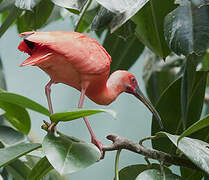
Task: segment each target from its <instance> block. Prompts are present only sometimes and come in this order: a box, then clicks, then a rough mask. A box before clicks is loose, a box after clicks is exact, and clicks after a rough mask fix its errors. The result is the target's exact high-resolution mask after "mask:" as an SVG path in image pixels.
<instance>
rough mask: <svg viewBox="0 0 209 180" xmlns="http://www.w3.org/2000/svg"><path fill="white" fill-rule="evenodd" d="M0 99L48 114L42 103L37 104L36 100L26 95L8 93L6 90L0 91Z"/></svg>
mask: <svg viewBox="0 0 209 180" xmlns="http://www.w3.org/2000/svg"><path fill="white" fill-rule="evenodd" d="M0 101H4V102H8V103H12V104H16V105H19V106H21V107H23V108H28V109H31V110H33V111H36V112H39V113H41V114H44V115H46V116H49V110H48V109H46V108H45V107H43V106H42V105H40V104H38V103H37V102H35V101H33V100H31V99H29V98H27V97H24V96H21V95H18V94H14V93H9V92H6V91H4V92H0Z"/></svg>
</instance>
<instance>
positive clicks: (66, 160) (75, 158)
mask: <svg viewBox="0 0 209 180" xmlns="http://www.w3.org/2000/svg"><path fill="white" fill-rule="evenodd" d="M42 148H43V152H44V153H45V155H46V157H47V159H48V160H49V162H50V163H51V164H52V166H53V167H54V168H55V169H56V170H57V171H58V172H59V173H60V174H67V173H72V172H76V171H80V170H81V169H84V168H86V167H88V166H90V165H92V164H93V163H95V162H97V161H98V160H99V159H100V156H101V154H100V152H99V149H98V148H97V147H96V146H95V145H93V144H91V143H86V142H83V141H80V140H78V139H75V138H70V137H67V136H65V135H60V136H59V137H56V136H55V135H53V134H52V133H49V134H47V135H46V136H45V138H44V140H43V144H42Z"/></svg>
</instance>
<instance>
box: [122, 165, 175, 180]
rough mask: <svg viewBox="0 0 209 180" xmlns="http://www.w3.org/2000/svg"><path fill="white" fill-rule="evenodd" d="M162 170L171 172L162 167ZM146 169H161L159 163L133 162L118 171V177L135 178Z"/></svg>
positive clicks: (131, 179) (123, 179) (126, 179)
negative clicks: (133, 163)
mask: <svg viewBox="0 0 209 180" xmlns="http://www.w3.org/2000/svg"><path fill="white" fill-rule="evenodd" d="M163 168H164V170H165V171H166V172H168V173H171V170H170V169H168V168H165V167H163ZM147 169H159V170H160V169H161V168H160V165H159V164H151V165H145V164H135V165H130V166H127V167H125V168H123V169H121V170H120V171H119V179H120V180H135V179H136V177H137V176H138V175H139V174H140V173H141V172H143V171H145V170H147Z"/></svg>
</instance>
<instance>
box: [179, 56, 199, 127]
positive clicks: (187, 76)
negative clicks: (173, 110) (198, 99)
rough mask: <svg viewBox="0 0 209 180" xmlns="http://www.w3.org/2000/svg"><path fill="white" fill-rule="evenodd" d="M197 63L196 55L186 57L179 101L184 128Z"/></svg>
mask: <svg viewBox="0 0 209 180" xmlns="http://www.w3.org/2000/svg"><path fill="white" fill-rule="evenodd" d="M197 65H198V60H197V56H196V55H195V54H190V55H189V56H188V57H187V60H186V64H185V68H184V73H183V78H182V83H181V103H182V108H181V109H182V117H183V118H182V123H183V127H184V129H185V127H186V123H187V117H188V108H189V103H190V99H191V97H192V89H193V88H194V84H195V76H196V67H197Z"/></svg>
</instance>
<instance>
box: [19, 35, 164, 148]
mask: <svg viewBox="0 0 209 180" xmlns="http://www.w3.org/2000/svg"><path fill="white" fill-rule="evenodd" d="M20 36H23V37H24V40H23V41H22V42H21V43H20V44H19V46H18V49H19V50H20V51H23V52H26V53H28V54H29V55H30V57H29V58H28V59H26V60H25V61H24V62H23V63H22V64H21V65H20V66H25V65H33V66H38V67H39V68H41V69H42V70H43V71H45V72H46V73H47V74H48V75H49V76H50V78H51V80H50V81H49V83H48V84H47V85H46V86H45V93H46V97H47V101H48V106H49V111H50V113H51V114H53V108H52V103H51V98H50V91H51V85H52V84H54V83H64V84H67V85H69V86H72V87H74V88H75V89H77V90H79V91H80V92H81V95H80V100H79V104H78V107H79V108H82V106H83V101H84V97H85V95H86V96H88V97H89V98H90V99H91V100H92V101H94V102H95V103H97V104H100V105H108V104H110V103H111V102H113V101H114V100H115V99H116V98H117V97H118V95H119V94H120V93H122V92H126V93H129V94H133V95H134V96H136V97H137V98H138V99H140V100H141V101H142V102H143V103H144V104H145V105H146V106H147V107H148V108H149V110H150V111H151V112H152V113H153V115H154V116H155V117H156V119H157V120H158V123H159V125H160V127H161V128H163V125H162V122H161V119H160V116H159V115H158V113H157V111H156V110H155V108H154V107H153V106H152V104H151V103H150V101H149V100H148V99H147V98H146V97H145V96H144V95H143V93H142V92H141V90H140V89H139V86H138V84H137V80H136V78H135V77H134V75H132V74H131V73H129V72H127V71H123V70H118V71H115V72H114V73H112V74H111V75H110V77H109V78H108V76H109V72H110V63H111V57H110V55H109V54H108V53H107V52H106V50H105V49H104V48H103V47H102V45H101V44H99V42H98V41H96V40H95V39H94V38H91V37H89V36H87V35H85V34H82V33H78V32H63V31H55V32H24V33H21V34H20ZM119 53H120V52H119ZM83 119H84V121H85V123H86V126H87V128H88V130H89V132H90V134H91V139H92V143H94V144H95V145H96V146H97V147H98V148H99V149H100V151H101V152H102V143H101V142H99V141H98V139H97V138H96V136H95V134H94V132H93V131H92V129H91V127H90V124H89V122H88V120H87V118H86V117H84V118H83ZM52 126H54V124H53V123H52V124H51V126H50V127H52Z"/></svg>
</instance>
